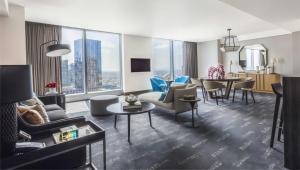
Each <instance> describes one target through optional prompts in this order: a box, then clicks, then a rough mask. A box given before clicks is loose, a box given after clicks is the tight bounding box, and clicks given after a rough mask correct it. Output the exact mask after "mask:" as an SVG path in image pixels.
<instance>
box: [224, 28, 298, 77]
mask: <svg viewBox="0 0 300 170" xmlns="http://www.w3.org/2000/svg"><path fill="white" fill-rule="evenodd" d="M252 44H263V45H264V46H265V47H266V48H267V49H268V60H269V64H270V65H271V63H270V60H271V59H272V58H273V57H278V58H279V64H277V65H275V72H276V73H280V74H292V73H293V63H294V61H293V60H294V59H293V54H292V34H286V35H279V36H273V37H267V38H259V39H251V40H245V41H241V42H240V45H241V46H244V45H252ZM223 60H224V62H223V64H224V66H225V71H226V72H229V66H230V65H229V62H230V60H232V61H233V63H234V65H233V66H232V71H233V72H237V65H238V61H239V54H238V52H229V53H225V55H224V57H223Z"/></svg>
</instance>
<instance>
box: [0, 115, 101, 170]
mask: <svg viewBox="0 0 300 170" xmlns="http://www.w3.org/2000/svg"><path fill="white" fill-rule="evenodd" d="M74 125H76V126H77V127H82V126H86V125H88V126H90V127H91V128H92V129H93V131H94V132H93V133H91V134H86V135H84V136H82V137H79V138H77V139H73V140H70V141H67V142H62V143H59V144H56V143H55V142H54V139H53V136H52V135H53V134H54V133H56V132H58V131H59V129H60V128H62V127H56V128H53V129H50V130H49V131H47V132H46V133H43V134H40V135H39V137H34V138H33V139H32V140H31V142H43V143H45V144H46V147H44V148H41V149H36V150H33V151H30V152H26V153H22V154H15V155H12V156H10V157H7V158H4V159H3V160H1V168H3V169H17V168H22V167H24V166H26V165H30V164H32V163H36V162H38V161H42V160H44V159H47V158H51V157H54V156H57V155H59V154H62V153H66V152H69V151H72V150H75V149H78V148H80V147H84V146H88V148H89V159H88V160H89V161H88V162H87V163H86V164H85V165H84V167H85V166H90V167H91V168H92V169H97V168H96V167H95V166H94V164H93V163H92V153H91V145H92V144H93V143H96V142H99V141H102V142H103V167H104V169H106V146H105V131H104V130H103V129H102V128H101V127H99V126H97V125H96V124H94V123H93V122H91V121H85V122H80V123H77V124H74ZM68 126H70V125H68Z"/></svg>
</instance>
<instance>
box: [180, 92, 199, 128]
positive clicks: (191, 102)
mask: <svg viewBox="0 0 300 170" xmlns="http://www.w3.org/2000/svg"><path fill="white" fill-rule="evenodd" d="M178 100H179V101H181V102H186V103H190V105H191V108H192V127H193V128H194V127H195V123H194V110H195V106H196V103H197V102H199V101H201V99H199V98H196V99H184V98H178ZM188 126H189V125H188Z"/></svg>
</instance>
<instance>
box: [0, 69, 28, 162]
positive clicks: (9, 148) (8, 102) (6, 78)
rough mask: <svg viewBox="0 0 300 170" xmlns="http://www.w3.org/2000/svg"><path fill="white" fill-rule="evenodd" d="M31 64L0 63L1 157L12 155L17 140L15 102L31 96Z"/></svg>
mask: <svg viewBox="0 0 300 170" xmlns="http://www.w3.org/2000/svg"><path fill="white" fill-rule="evenodd" d="M31 74H32V73H31V65H0V83H1V84H0V89H1V91H0V92H1V93H0V94H1V95H0V104H1V105H0V124H1V127H0V136H1V158H3V157H7V156H9V155H12V154H13V153H14V151H15V147H16V142H17V114H16V102H19V101H24V100H27V99H31V98H32V76H31Z"/></svg>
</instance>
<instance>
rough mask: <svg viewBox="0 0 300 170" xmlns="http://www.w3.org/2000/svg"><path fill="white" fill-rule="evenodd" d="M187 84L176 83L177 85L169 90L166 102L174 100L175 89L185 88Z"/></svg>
mask: <svg viewBox="0 0 300 170" xmlns="http://www.w3.org/2000/svg"><path fill="white" fill-rule="evenodd" d="M185 87H186V85H176V86H171V87H170V88H169V90H168V92H167V95H166V97H165V99H164V100H163V102H164V103H170V102H173V101H174V91H175V90H176V89H184V88H185Z"/></svg>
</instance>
